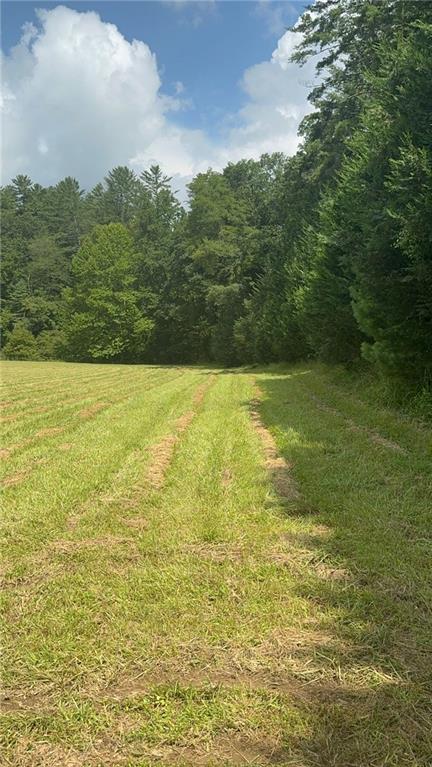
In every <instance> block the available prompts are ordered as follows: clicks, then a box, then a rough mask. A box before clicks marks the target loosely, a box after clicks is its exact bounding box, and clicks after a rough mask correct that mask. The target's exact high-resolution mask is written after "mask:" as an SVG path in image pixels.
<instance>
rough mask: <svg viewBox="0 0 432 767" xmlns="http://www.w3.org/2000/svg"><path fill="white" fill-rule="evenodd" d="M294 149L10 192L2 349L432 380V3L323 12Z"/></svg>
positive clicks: (305, 30)
mask: <svg viewBox="0 0 432 767" xmlns="http://www.w3.org/2000/svg"><path fill="white" fill-rule="evenodd" d="M296 29H297V30H298V31H299V32H300V33H301V42H300V44H299V46H298V48H297V50H296V52H295V53H294V56H293V58H294V60H296V61H297V62H300V63H302V62H305V61H306V60H308V59H309V58H310V57H311V56H314V57H316V60H317V74H318V78H317V84H316V85H315V86H314V87H313V88H312V90H311V92H310V94H309V100H310V102H311V105H312V107H313V110H312V111H311V113H310V114H309V115H308V116H307V117H306V118H305V119H304V120H303V122H302V124H301V127H300V134H301V144H300V148H299V150H298V151H297V153H296V154H295V155H294V156H293V157H285V156H284V155H282V154H280V153H275V154H271V155H263V156H262V157H261V159H260V160H258V161H254V160H242V161H240V162H237V163H229V164H228V165H227V167H226V168H225V169H224V170H223V171H222V172H215V171H213V170H209V171H208V172H207V173H200V174H198V175H197V176H196V177H195V178H194V179H193V181H192V182H191V183H190V185H189V203H188V206H187V207H186V209H185V208H183V207H182V206H181V205H180V203H179V202H178V199H177V197H176V196H175V194H173V192H172V190H171V185H170V181H171V180H170V179H169V178H168V177H166V176H165V175H164V174H163V173H162V171H161V169H160V168H159V167H158V166H156V165H155V166H152V167H150V168H149V169H148V170H146V171H145V172H143V173H142V174H141V175H140V176H137V175H136V174H135V173H134V172H133V171H132V170H130V169H129V168H127V167H117V168H114V169H113V170H112V171H111V172H110V173H108V175H107V176H106V178H105V179H104V181H103V182H101V183H100V184H98V185H97V186H96V187H95V188H94V189H93V190H91V191H90V192H84V191H83V190H82V189H80V186H79V183H78V182H77V181H76V180H75V179H73V178H66V179H64V180H62V181H60V182H59V183H58V184H57V185H56V186H54V187H48V188H43V187H42V186H40V185H39V184H36V183H33V182H32V181H31V180H30V179H29V178H28V177H27V176H23V175H21V176H17V178H15V179H14V180H13V181H12V182H11V183H10V184H8V185H7V186H5V187H4V188H3V189H2V203H1V204H2V211H1V213H2V226H3V293H2V324H3V332H4V339H5V343H4V351H3V353H4V356H6V357H8V358H12V359H13V358H26V359H48V358H61V359H67V360H81V361H107V362H109V361H112V362H155V363H183V362H184V363H194V362H201V361H215V362H217V363H219V364H222V365H238V364H245V363H248V364H249V363H255V362H265V363H266V362H271V361H293V360H298V359H305V358H309V357H315V358H318V359H321V360H324V361H328V362H333V363H344V364H353V363H355V362H356V361H357V360H360V359H363V360H366V361H367V362H368V364H370V365H371V366H374V367H375V368H376V369H379V370H380V371H381V372H382V373H383V374H384V376H387V377H391V376H397V377H399V378H403V379H405V380H406V381H407V383H409V384H415V385H416V386H417V385H418V386H423V387H428V386H430V383H431V379H432V3H431V2H416V1H415V0H405V2H399V0H387V2H385V3H383V2H366V1H365V0H344V2H339V0H320V1H319V2H317V3H315V4H314V5H313V6H312V7H311V9H309V10H307V11H305V13H304V14H303V16H302V18H301V20H300V23H299V24H298V25H297V27H296Z"/></svg>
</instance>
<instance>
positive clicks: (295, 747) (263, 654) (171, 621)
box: [2, 363, 432, 767]
mask: <svg viewBox="0 0 432 767" xmlns="http://www.w3.org/2000/svg"><path fill="white" fill-rule="evenodd" d="M4 380H5V385H6V389H7V394H6V395H5V399H6V405H5V407H4V408H3V410H2V418H3V419H4V420H3V434H4V438H3V461H2V470H3V483H4V491H3V504H4V514H3V528H4V534H3V537H4V542H5V545H4V590H3V614H4V617H5V623H6V627H7V628H6V630H5V634H4V657H3V667H4V674H3V677H4V678H3V683H4V689H3V693H2V699H3V700H2V709H3V724H2V740H3V757H2V758H3V762H2V763H4V764H6V765H13V766H14V767H36V766H37V767H39V766H40V767H42V765H43V766H44V767H45V765H47V766H48V767H49V766H52V767H60V765H62V766H63V765H64V766H65V767H84V765H85V766H86V767H87V766H88V767H96V766H100V767H102V766H105V765H124V766H125V767H126V766H127V767H151V766H153V765H166V766H167V767H168V765H178V766H179V765H183V766H184V767H187V766H188V767H192V765H203V767H204V766H205V767H210V766H211V765H226V767H228V766H229V765H243V764H244V765H246V764H253V765H268V764H278V765H287V767H288V766H290V767H351V766H352V767H381V765H392V766H393V767H403V766H406V767H408V765H409V767H429V765H430V764H431V754H432V736H431V733H432V716H431V713H432V712H431V705H430V700H431V696H432V684H431V672H430V668H431V649H432V647H431V636H432V614H431V604H432V588H431V582H432V580H431V567H430V565H431V558H430V551H431V546H430V544H431V519H430V512H431V508H432V482H431V467H432V454H431V433H430V431H428V430H427V429H426V428H424V427H421V426H419V425H418V424H414V423H412V422H409V421H407V420H404V419H402V418H399V417H398V416H396V415H394V414H392V413H390V412H389V411H384V410H381V409H379V408H376V407H373V406H371V405H370V404H366V403H364V402H362V401H360V400H358V399H355V398H353V397H352V396H351V395H350V394H349V392H347V391H346V390H344V389H342V388H338V387H337V386H335V385H334V383H333V382H332V381H331V379H330V378H329V377H328V376H327V375H326V373H325V371H322V370H320V369H318V368H317V369H312V370H309V369H308V368H305V367H303V368H296V369H293V370H291V371H288V372H287V371H279V370H277V369H275V370H273V371H271V370H268V371H265V372H256V373H255V372H253V373H252V372H250V371H236V372H226V371H217V370H205V369H198V368H191V369H187V368H182V369H179V368H152V367H140V366H137V367H125V366H123V367H122V366H87V365H66V364H61V363H55V364H48V363H43V364H38V363H8V364H6V365H5V373H4ZM257 387H258V388H257ZM42 408H43V410H41V412H37V411H38V410H39V409H42Z"/></svg>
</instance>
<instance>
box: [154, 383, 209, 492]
mask: <svg viewBox="0 0 432 767" xmlns="http://www.w3.org/2000/svg"><path fill="white" fill-rule="evenodd" d="M213 381H214V376H213V375H212V376H209V378H208V379H207V381H205V382H204V383H202V384H200V385H199V386H198V388H197V389H196V391H195V393H194V396H193V399H192V405H193V409H192V410H188V411H187V412H186V413H183V415H181V416H180V417H179V418H178V419H177V421H176V423H175V426H174V433H173V434H168V435H167V436H166V437H164V438H163V439H162V440H161V441H160V442H158V443H157V444H156V445H154V446H153V447H152V448H151V462H150V466H149V469H148V472H147V481H148V483H149V484H150V486H151V487H152V488H153V489H154V490H160V489H161V488H162V486H163V484H164V482H165V476H166V473H167V470H168V467H169V466H170V464H171V461H172V459H173V456H174V452H175V449H176V445H177V443H178V442H179V439H180V436H181V435H182V434H184V433H185V432H186V431H187V429H188V428H189V426H190V425H191V423H192V421H193V420H194V418H195V416H196V415H197V412H198V411H199V409H200V407H201V406H202V403H203V401H204V397H205V394H206V392H207V390H208V388H209V387H210V386H211V384H212V383H213Z"/></svg>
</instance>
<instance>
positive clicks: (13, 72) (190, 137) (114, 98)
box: [3, 6, 312, 189]
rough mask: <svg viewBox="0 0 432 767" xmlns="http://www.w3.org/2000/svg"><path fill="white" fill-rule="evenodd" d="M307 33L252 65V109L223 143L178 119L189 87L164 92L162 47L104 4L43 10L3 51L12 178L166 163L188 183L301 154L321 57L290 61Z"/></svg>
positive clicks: (248, 76)
mask: <svg viewBox="0 0 432 767" xmlns="http://www.w3.org/2000/svg"><path fill="white" fill-rule="evenodd" d="M297 38H298V33H293V32H286V33H285V34H284V35H283V36H282V37H281V39H280V40H279V42H278V45H277V48H276V50H275V51H274V53H273V55H272V58H271V60H270V61H265V62H262V63H260V64H256V65H255V66H253V67H250V68H249V69H247V70H246V71H245V72H244V76H243V79H242V83H241V86H242V88H243V91H244V94H245V104H244V106H243V107H242V109H241V110H240V111H239V112H238V113H237V114H234V115H231V116H229V118H227V119H226V121H225V124H224V125H223V126H220V128H221V136H222V137H223V141H222V140H221V141H219V142H216V141H214V140H210V138H209V137H208V136H206V134H205V133H204V132H203V131H200V130H190V129H186V128H183V127H180V126H178V125H177V124H176V123H175V120H174V114H173V113H175V112H176V111H178V110H179V109H185V108H188V106H189V102H188V101H185V100H183V99H182V97H181V94H182V92H183V91H184V85H183V84H182V83H180V82H178V83H175V85H174V90H175V96H167V95H164V94H162V93H161V79H160V75H159V72H158V68H157V62H156V58H155V56H154V54H153V53H152V52H151V50H150V48H149V47H148V45H146V43H145V42H142V41H137V40H134V41H133V42H132V43H130V42H128V41H127V40H126V39H125V38H124V37H123V36H122V34H121V33H120V32H119V30H118V29H117V28H116V27H115V26H114V25H113V24H109V23H105V22H103V21H101V19H100V17H99V16H98V14H97V13H95V12H83V13H81V12H77V11H74V10H72V9H70V8H66V7H63V6H57V7H56V8H54V9H52V10H41V11H38V25H37V27H36V26H34V25H33V24H27V25H25V27H24V28H23V34H22V37H21V40H20V42H19V43H18V45H17V46H16V47H15V48H14V49H12V51H11V53H10V55H8V56H6V57H4V59H3V82H4V89H3V155H4V158H3V170H4V180H5V181H8V180H9V179H10V178H12V177H13V176H15V175H16V174H18V173H26V174H28V175H29V176H31V178H33V180H35V181H38V182H39V183H42V184H51V183H56V182H57V181H58V180H59V179H60V178H62V177H64V176H66V175H73V176H75V177H77V178H78V179H79V181H80V183H81V184H82V185H83V186H84V187H86V188H90V187H91V186H93V185H94V184H95V183H96V182H97V181H99V180H101V179H102V178H103V177H104V176H105V175H106V173H107V172H108V170H110V169H111V168H112V167H114V166H115V165H120V164H128V165H130V167H132V168H134V169H135V170H137V171H140V170H141V169H142V168H143V167H146V166H148V165H149V164H150V163H151V162H158V163H159V164H160V165H161V166H162V167H163V169H164V170H165V172H168V173H169V174H170V175H172V176H174V177H175V179H174V184H175V185H176V187H178V188H181V189H182V188H184V186H185V184H186V182H187V180H188V179H190V177H191V176H192V175H194V174H195V173H197V172H200V171H204V170H206V169H207V168H208V167H209V166H211V167H213V168H215V169H220V168H222V167H223V166H224V165H225V164H226V163H227V162H228V161H230V160H232V161H236V160H238V159H240V158H242V157H253V158H257V157H259V156H260V154H261V153H262V152H272V151H284V152H287V153H288V154H292V153H293V152H294V151H295V150H296V147H297V145H298V139H297V135H296V133H297V127H298V124H299V121H300V120H301V118H302V117H303V116H304V114H306V112H307V111H308V104H307V101H306V97H307V93H308V88H307V86H306V82H307V81H310V80H311V79H312V65H311V66H309V65H307V66H306V67H305V68H303V69H300V68H299V67H298V66H297V65H295V64H291V63H290V62H289V56H290V54H291V52H292V50H293V48H294V46H295V43H296V41H297Z"/></svg>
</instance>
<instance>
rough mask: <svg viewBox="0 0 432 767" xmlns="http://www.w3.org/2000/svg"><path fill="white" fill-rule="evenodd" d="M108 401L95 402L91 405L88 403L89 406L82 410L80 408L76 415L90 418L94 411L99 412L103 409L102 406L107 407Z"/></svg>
mask: <svg viewBox="0 0 432 767" xmlns="http://www.w3.org/2000/svg"><path fill="white" fill-rule="evenodd" d="M109 405H110V403H109V402H95V403H94V404H93V405H89V407H85V408H83V410H80V411H79V413H78V415H79V417H80V418H92V416H94V415H96V413H99V411H100V410H104V408H106V407H109Z"/></svg>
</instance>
